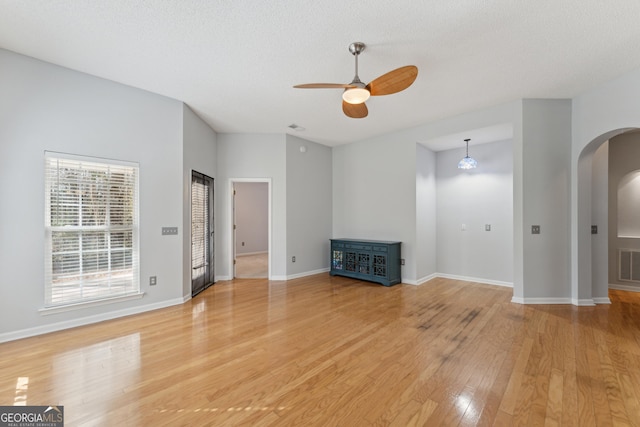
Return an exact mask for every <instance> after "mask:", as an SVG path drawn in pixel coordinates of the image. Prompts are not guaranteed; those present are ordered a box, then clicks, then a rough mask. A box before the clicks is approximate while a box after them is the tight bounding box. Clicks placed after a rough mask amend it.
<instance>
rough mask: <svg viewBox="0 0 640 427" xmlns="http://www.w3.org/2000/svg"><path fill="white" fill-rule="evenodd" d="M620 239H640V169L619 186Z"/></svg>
mask: <svg viewBox="0 0 640 427" xmlns="http://www.w3.org/2000/svg"><path fill="white" fill-rule="evenodd" d="M618 237H624V238H636V239H640V169H639V170H635V171H633V172H630V173H628V174H626V175H625V176H623V177H622V179H621V180H620V183H619V184H618Z"/></svg>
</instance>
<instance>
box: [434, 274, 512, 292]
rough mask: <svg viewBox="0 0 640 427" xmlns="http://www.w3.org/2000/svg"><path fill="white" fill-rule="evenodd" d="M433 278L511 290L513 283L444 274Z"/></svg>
mask: <svg viewBox="0 0 640 427" xmlns="http://www.w3.org/2000/svg"><path fill="white" fill-rule="evenodd" d="M435 276H436V277H442V278H443V279H451V280H462V281H465V282H473V283H482V284H484V285H494V286H503V287H506V288H513V283H511V282H502V281H500V280H491V279H483V278H480V277H468V276H457V275H455V274H446V273H436V274H435Z"/></svg>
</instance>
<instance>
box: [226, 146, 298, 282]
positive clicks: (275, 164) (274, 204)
mask: <svg viewBox="0 0 640 427" xmlns="http://www.w3.org/2000/svg"><path fill="white" fill-rule="evenodd" d="M285 143H286V140H285V136H284V134H228V133H221V134H218V159H217V172H218V176H217V178H218V181H217V184H216V190H217V196H216V202H217V203H218V207H219V208H218V210H217V212H216V214H217V216H216V218H217V219H216V230H217V232H216V236H217V240H216V257H217V260H218V262H217V265H216V273H217V274H218V278H219V279H221V280H229V279H231V278H232V276H233V271H232V268H233V264H232V262H233V236H232V234H231V232H232V228H231V227H232V225H233V224H232V217H231V214H232V211H231V210H232V206H231V197H230V189H231V180H232V179H234V178H240V179H246V180H252V179H253V180H255V179H269V180H270V181H271V227H272V229H271V248H270V249H269V252H270V257H269V258H270V263H271V265H270V272H271V279H272V280H282V279H284V278H286V274H287V263H286V257H287V210H286V207H287V173H286V147H285Z"/></svg>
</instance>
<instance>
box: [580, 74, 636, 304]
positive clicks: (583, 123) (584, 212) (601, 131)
mask: <svg viewBox="0 0 640 427" xmlns="http://www.w3.org/2000/svg"><path fill="white" fill-rule="evenodd" d="M638 111H640V70H635V71H633V72H630V73H628V74H625V75H623V76H621V77H619V78H617V79H614V80H611V81H609V82H606V83H604V84H601V85H599V86H597V87H595V88H593V89H591V90H589V91H586V92H584V93H583V94H581V95H579V96H577V97H575V98H573V100H572V118H571V123H572V129H571V134H572V138H571V139H572V143H571V295H572V302H573V303H574V304H576V305H589V304H593V303H594V301H595V302H604V301H602V300H600V299H601V298H605V297H604V296H601V295H598V294H597V293H599V292H598V290H597V289H595V290H594V289H592V280H591V278H592V266H591V239H592V237H591V193H592V187H591V173H592V172H591V165H592V158H593V154H594V153H595V151H596V150H597V149H598V147H600V146H601V145H602V144H603V143H604V142H606V141H608V140H609V139H610V138H613V137H614V136H616V135H619V134H621V133H624V132H626V131H628V130H631V129H633V128H636V127H640V115H639V114H638ZM604 262H606V260H605V261H604Z"/></svg>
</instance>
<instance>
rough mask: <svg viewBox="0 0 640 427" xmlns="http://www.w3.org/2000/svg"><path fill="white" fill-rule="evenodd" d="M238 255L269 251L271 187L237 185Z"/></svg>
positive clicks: (244, 183) (238, 183)
mask: <svg viewBox="0 0 640 427" xmlns="http://www.w3.org/2000/svg"><path fill="white" fill-rule="evenodd" d="M234 187H235V190H236V197H235V215H236V221H235V222H236V255H242V254H257V253H265V252H268V251H269V185H268V183H266V182H237V183H236V184H235V186H234Z"/></svg>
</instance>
